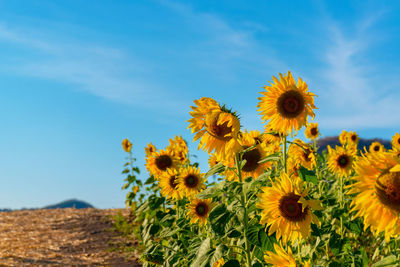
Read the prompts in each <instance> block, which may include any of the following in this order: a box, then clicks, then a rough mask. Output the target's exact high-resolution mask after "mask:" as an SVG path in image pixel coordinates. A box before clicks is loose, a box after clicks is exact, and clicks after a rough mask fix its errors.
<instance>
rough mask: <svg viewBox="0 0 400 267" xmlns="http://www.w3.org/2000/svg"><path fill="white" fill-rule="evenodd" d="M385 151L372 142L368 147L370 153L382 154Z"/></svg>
mask: <svg viewBox="0 0 400 267" xmlns="http://www.w3.org/2000/svg"><path fill="white" fill-rule="evenodd" d="M385 150H386V149H385V147H384V146H383V145H382V144H381V143H379V142H377V141H375V142H372V144H371V145H370V146H369V152H370V153H377V152H384V151H385Z"/></svg>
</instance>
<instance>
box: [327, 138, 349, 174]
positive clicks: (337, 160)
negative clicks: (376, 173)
mask: <svg viewBox="0 0 400 267" xmlns="http://www.w3.org/2000/svg"><path fill="white" fill-rule="evenodd" d="M355 158H356V155H355V154H354V150H352V149H345V148H344V147H341V146H336V149H333V148H331V147H330V146H329V145H328V159H327V164H328V169H329V170H330V171H332V172H334V173H336V174H337V175H338V176H339V177H347V176H349V175H350V174H351V172H352V170H353V164H354V161H355Z"/></svg>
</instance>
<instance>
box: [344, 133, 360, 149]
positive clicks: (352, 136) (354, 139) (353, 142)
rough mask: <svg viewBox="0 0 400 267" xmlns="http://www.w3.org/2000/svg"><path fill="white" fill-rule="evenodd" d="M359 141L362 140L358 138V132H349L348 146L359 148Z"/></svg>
mask: <svg viewBox="0 0 400 267" xmlns="http://www.w3.org/2000/svg"><path fill="white" fill-rule="evenodd" d="M358 141H360V138H359V137H358V134H357V133H356V132H348V133H347V142H348V145H350V146H352V147H357V145H358Z"/></svg>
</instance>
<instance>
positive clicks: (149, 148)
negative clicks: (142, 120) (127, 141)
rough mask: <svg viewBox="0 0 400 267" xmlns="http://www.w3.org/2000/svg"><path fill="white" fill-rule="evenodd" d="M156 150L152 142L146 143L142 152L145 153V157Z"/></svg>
mask: <svg viewBox="0 0 400 267" xmlns="http://www.w3.org/2000/svg"><path fill="white" fill-rule="evenodd" d="M156 151H157V149H156V147H155V146H154V145H153V143H150V144H147V146H146V147H145V148H144V152H145V153H146V157H149V156H151V154H153V153H154V152H156Z"/></svg>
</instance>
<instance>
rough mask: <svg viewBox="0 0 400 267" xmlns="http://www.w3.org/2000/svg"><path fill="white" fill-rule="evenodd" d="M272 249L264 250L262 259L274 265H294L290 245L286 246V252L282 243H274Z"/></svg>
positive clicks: (282, 266) (279, 266) (294, 261)
mask: <svg viewBox="0 0 400 267" xmlns="http://www.w3.org/2000/svg"><path fill="white" fill-rule="evenodd" d="M274 250H275V252H272V251H266V252H265V254H264V260H265V262H266V263H269V264H272V266H276V267H296V266H297V265H296V260H295V258H294V257H293V253H292V250H291V248H290V247H288V252H286V251H285V250H284V249H283V247H282V244H281V245H278V244H274Z"/></svg>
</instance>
